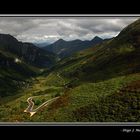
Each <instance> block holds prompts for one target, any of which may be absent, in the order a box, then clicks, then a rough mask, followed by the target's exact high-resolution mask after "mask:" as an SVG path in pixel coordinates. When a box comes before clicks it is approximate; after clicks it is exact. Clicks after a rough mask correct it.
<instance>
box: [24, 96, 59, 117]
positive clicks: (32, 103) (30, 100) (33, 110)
mask: <svg viewBox="0 0 140 140" xmlns="http://www.w3.org/2000/svg"><path fill="white" fill-rule="evenodd" d="M57 98H59V97H55V98H52V99H50V100H48V101H46V102H44V103H43V104H41V105H40V106H39V107H37V108H36V109H33V108H34V102H33V100H32V99H33V97H29V98H28V99H27V102H28V104H29V105H28V107H27V108H26V109H25V110H24V112H29V113H30V117H32V116H33V115H34V114H35V113H36V112H37V111H38V110H40V109H41V108H42V107H44V106H47V105H48V104H49V103H50V102H52V101H54V100H56V99H57Z"/></svg>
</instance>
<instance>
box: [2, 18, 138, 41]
mask: <svg viewBox="0 0 140 140" xmlns="http://www.w3.org/2000/svg"><path fill="white" fill-rule="evenodd" d="M136 19H138V18H136V17H134V18H133V17H76V18H74V17H73V18H72V17H69V18H68V17H67V18H64V17H63V18H61V17H0V33H7V34H11V35H13V36H15V37H16V38H17V39H19V40H21V41H25V42H35V41H47V42H54V41H56V40H57V39H59V38H63V39H65V40H73V39H81V40H90V39H92V38H93V37H94V36H96V35H98V36H100V37H103V38H109V37H113V36H116V35H117V34H118V33H119V32H120V31H121V30H122V29H123V28H124V27H125V26H127V25H128V24H130V23H131V22H133V21H135V20H136Z"/></svg>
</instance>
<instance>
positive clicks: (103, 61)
mask: <svg viewBox="0 0 140 140" xmlns="http://www.w3.org/2000/svg"><path fill="white" fill-rule="evenodd" d="M3 38H4V39H3ZM9 38H10V39H9ZM7 39H8V40H10V46H9V44H7V41H5V40H7ZM94 39H95V40H94ZM94 39H92V40H91V41H80V40H76V41H64V40H62V39H60V40H58V41H57V42H55V43H54V44H51V45H49V46H48V47H47V46H46V47H45V48H43V47H41V48H38V47H36V46H35V45H33V44H28V43H21V42H19V41H17V40H15V39H14V38H12V37H11V36H9V35H8V37H7V35H2V34H1V35H0V46H2V47H0V72H1V73H0V121H1V122H18V123H19V122H139V121H140V19H138V20H136V21H135V22H133V23H132V24H130V25H128V26H127V27H125V28H124V29H123V30H122V31H121V32H120V33H119V34H118V35H117V36H116V37H114V38H110V39H107V40H102V39H101V38H99V37H95V38H94ZM3 40H4V41H3ZM93 40H94V41H95V42H94V41H93ZM96 41H97V42H96ZM93 42H94V43H93ZM8 43H9V42H8ZM11 44H12V45H11ZM13 44H14V45H13ZM19 44H20V45H19ZM67 45H68V47H67ZM71 45H72V47H71ZM80 45H81V46H82V47H81V48H80ZM13 46H16V49H15V50H14V51H13V50H12V47H13ZM75 47H77V48H75ZM71 48H72V49H71ZM11 50H12V51H11ZM29 52H30V53H29Z"/></svg>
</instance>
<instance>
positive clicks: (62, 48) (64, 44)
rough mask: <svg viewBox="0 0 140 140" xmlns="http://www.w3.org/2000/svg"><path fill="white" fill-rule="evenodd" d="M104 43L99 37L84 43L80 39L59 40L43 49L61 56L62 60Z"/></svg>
mask: <svg viewBox="0 0 140 140" xmlns="http://www.w3.org/2000/svg"><path fill="white" fill-rule="evenodd" d="M102 41H103V39H102V38H100V37H98V36H96V37H94V38H93V39H92V40H90V41H89V40H85V41H82V40H79V39H77V40H72V41H65V40H63V39H59V40H57V41H56V42H54V43H53V44H50V45H48V46H46V47H43V49H45V50H47V51H50V52H53V53H55V54H57V55H59V57H60V58H64V57H68V56H70V55H72V54H73V53H76V52H78V51H81V50H84V49H87V48H89V47H93V46H94V45H96V44H98V43H101V42H102Z"/></svg>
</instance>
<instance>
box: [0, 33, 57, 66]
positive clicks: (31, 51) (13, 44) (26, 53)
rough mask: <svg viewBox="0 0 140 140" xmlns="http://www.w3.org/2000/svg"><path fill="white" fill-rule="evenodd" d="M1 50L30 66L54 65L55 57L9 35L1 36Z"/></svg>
mask: <svg viewBox="0 0 140 140" xmlns="http://www.w3.org/2000/svg"><path fill="white" fill-rule="evenodd" d="M0 50H3V51H6V52H9V53H12V54H14V55H16V56H18V57H19V58H20V59H22V60H23V61H25V62H26V63H28V64H31V65H34V66H37V67H47V66H50V65H51V64H52V63H53V61H54V60H53V59H54V57H55V55H54V54H53V53H50V52H47V51H45V50H42V49H41V48H38V47H36V46H35V45H34V44H32V43H23V42H19V41H18V40H17V39H16V38H14V37H13V36H11V35H9V34H0Z"/></svg>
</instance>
